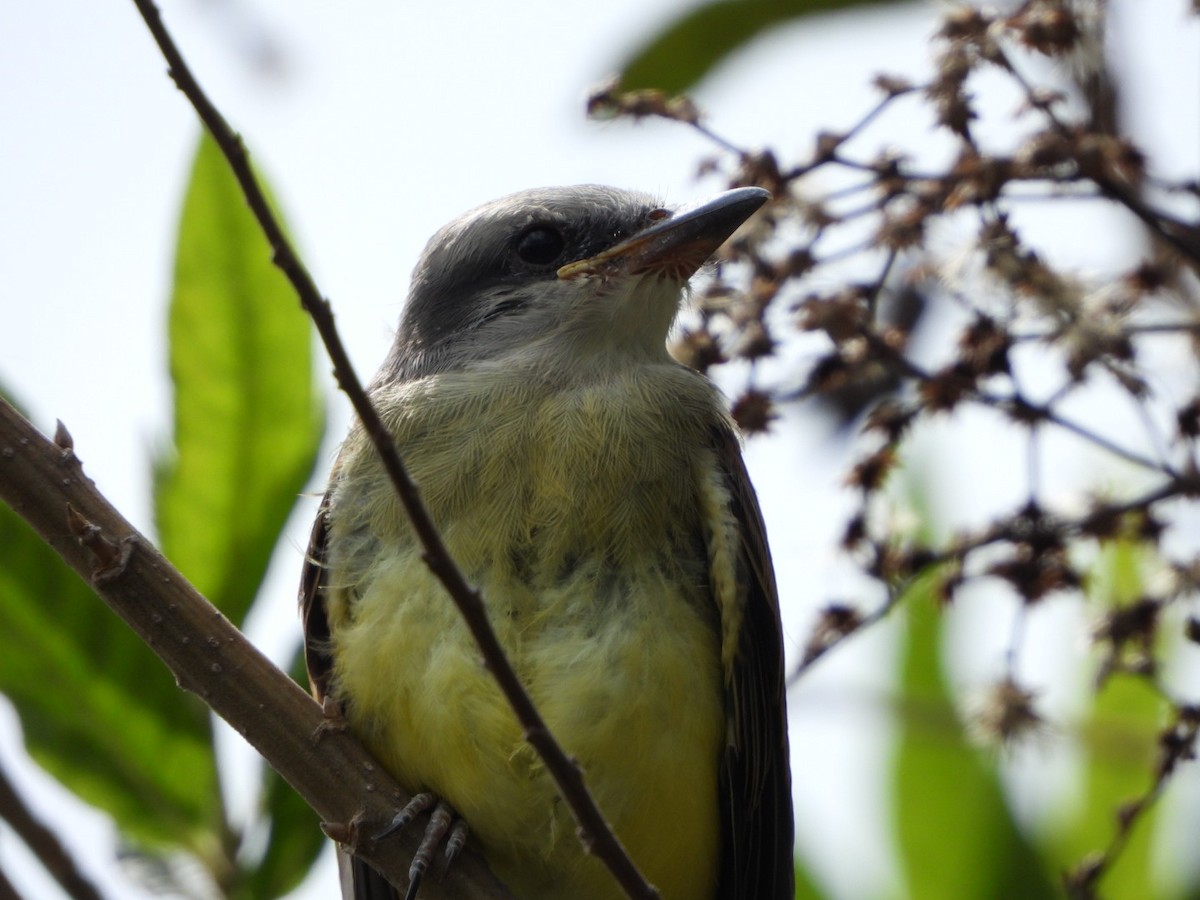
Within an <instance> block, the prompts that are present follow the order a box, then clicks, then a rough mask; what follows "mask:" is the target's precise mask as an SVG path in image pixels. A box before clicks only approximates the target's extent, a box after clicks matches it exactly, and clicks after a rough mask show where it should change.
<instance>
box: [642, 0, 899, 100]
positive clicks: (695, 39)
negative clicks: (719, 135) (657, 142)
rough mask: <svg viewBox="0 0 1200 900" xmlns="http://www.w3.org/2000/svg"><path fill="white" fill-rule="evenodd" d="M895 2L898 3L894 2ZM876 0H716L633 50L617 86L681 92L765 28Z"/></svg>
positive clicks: (876, 3) (695, 10)
mask: <svg viewBox="0 0 1200 900" xmlns="http://www.w3.org/2000/svg"><path fill="white" fill-rule="evenodd" d="M893 2H896V0H893ZM878 5H880V0H869V2H868V0H716V2H713V3H705V4H703V5H701V6H697V7H696V8H694V9H692V10H691V11H689V12H687V13H685V14H684V15H683V16H682V17H680V18H679V19H676V20H675V21H674V22H672V23H671V24H670V25H668V26H667V27H666V28H665V29H664V30H663V31H661V32H659V33H658V34H657V35H655V36H654V37H653V38H651V39H650V41H649V42H648V43H647V44H645V45H644V46H642V47H641V48H640V49H639V50H638V51H637V52H635V53H634V54H633V56H632V58H631V59H630V60H629V61H628V62H627V63H626V64H625V65H624V66H622V67H621V85H622V87H625V88H629V89H637V88H659V89H661V90H664V91H666V92H668V93H672V94H675V93H679V92H681V91H686V90H688V89H690V88H691V87H693V86H694V85H695V84H696V83H697V82H698V81H700V79H702V78H703V77H704V76H705V75H707V74H708V73H709V72H710V71H711V70H712V69H713V68H714V67H715V66H716V65H717V64H718V63H719V62H720V61H721V60H723V59H724V58H725V57H726V56H729V55H730V54H731V53H733V52H734V51H735V50H738V49H739V48H741V47H742V46H743V45H745V44H747V43H749V42H750V41H751V40H752V39H753V38H755V37H757V36H758V35H759V34H760V33H762V32H764V31H767V30H768V29H771V28H775V27H778V26H780V25H785V24H787V23H789V22H791V21H792V20H794V19H800V18H804V17H806V16H811V15H815V14H819V13H826V12H831V11H834V10H840V9H852V8H854V7H858V6H878Z"/></svg>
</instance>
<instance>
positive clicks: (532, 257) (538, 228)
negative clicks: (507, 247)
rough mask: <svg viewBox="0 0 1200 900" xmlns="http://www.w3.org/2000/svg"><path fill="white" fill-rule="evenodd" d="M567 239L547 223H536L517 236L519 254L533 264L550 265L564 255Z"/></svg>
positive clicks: (522, 258) (523, 260)
mask: <svg viewBox="0 0 1200 900" xmlns="http://www.w3.org/2000/svg"><path fill="white" fill-rule="evenodd" d="M565 246H566V240H565V239H564V238H563V236H562V234H561V233H560V232H558V231H557V230H555V229H553V228H550V227H549V226H547V225H534V226H533V227H532V228H529V229H528V230H526V231H525V233H524V234H522V235H521V236H520V237H519V238H517V256H519V257H521V261H522V262H527V263H529V264H530V265H533V266H548V265H549V264H550V263H552V262H554V261H555V260H556V259H558V258H559V256H561V255H562V252H563V247H565Z"/></svg>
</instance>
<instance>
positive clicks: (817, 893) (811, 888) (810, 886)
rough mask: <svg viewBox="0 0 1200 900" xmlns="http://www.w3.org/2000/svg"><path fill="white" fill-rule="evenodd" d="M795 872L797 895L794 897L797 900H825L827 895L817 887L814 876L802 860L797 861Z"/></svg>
mask: <svg viewBox="0 0 1200 900" xmlns="http://www.w3.org/2000/svg"><path fill="white" fill-rule="evenodd" d="M795 871H796V893H795V894H794V895H793V897H794V898H795V900H824V898H825V894H824V893H822V892H821V889H820V888H819V887H817V883H816V881H814V880H813V877H812V875H811V874H810V873H809V871H808V869H807V868H805V866H804V865H803V864H802V863H801V862H800V860H796V863H795Z"/></svg>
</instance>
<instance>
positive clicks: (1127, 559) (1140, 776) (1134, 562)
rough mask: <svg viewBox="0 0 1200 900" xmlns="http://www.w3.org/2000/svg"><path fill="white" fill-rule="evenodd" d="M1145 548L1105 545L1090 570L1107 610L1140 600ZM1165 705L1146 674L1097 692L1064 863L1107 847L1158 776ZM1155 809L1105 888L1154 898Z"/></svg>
mask: <svg viewBox="0 0 1200 900" xmlns="http://www.w3.org/2000/svg"><path fill="white" fill-rule="evenodd" d="M1141 563H1142V548H1140V547H1139V546H1138V545H1136V544H1134V543H1131V542H1129V541H1112V542H1109V543H1107V544H1105V545H1104V547H1103V548H1102V550H1101V553H1100V557H1099V559H1098V560H1097V561H1096V564H1095V566H1093V568H1092V569H1091V571H1090V572H1089V578H1088V594H1089V599H1091V600H1094V601H1096V602H1097V603H1098V605H1100V606H1101V607H1103V608H1104V609H1111V608H1114V607H1118V606H1122V605H1125V604H1128V603H1131V602H1133V601H1135V600H1137V599H1138V598H1139V597H1140V596H1141V593H1142V590H1143V586H1144V580H1143V577H1142V573H1141ZM1164 712H1165V704H1164V702H1163V700H1162V698H1161V697H1159V696H1158V694H1156V693H1155V691H1154V690H1153V688H1152V687H1151V686H1150V685H1149V684H1148V683H1146V682H1145V681H1143V680H1142V679H1140V678H1134V677H1131V676H1127V675H1126V676H1120V675H1118V676H1114V677H1112V678H1109V679H1108V680H1107V681H1106V682H1105V684H1104V686H1103V688H1102V689H1101V690H1100V691H1099V692H1098V693H1097V694H1096V696H1095V699H1094V702H1093V706H1092V709H1091V710H1090V712H1089V713H1088V715H1087V716H1086V718H1085V721H1084V723H1083V726H1082V729H1081V733H1080V744H1081V749H1082V751H1083V757H1084V760H1083V788H1084V795H1083V802H1082V803H1081V804H1080V806H1079V808H1078V809H1077V810H1076V811H1075V815H1074V817H1073V818H1072V819H1071V821H1070V822H1069V823H1067V825H1066V826H1065V828H1064V829H1063V831H1062V833H1061V835H1060V836H1059V839H1058V841H1057V842H1056V844H1055V850H1056V857H1057V862H1058V863H1059V864H1060V865H1061V866H1062V867H1064V868H1067V867H1075V866H1077V865H1079V863H1080V862H1081V861H1082V860H1083V859H1084V858H1085V857H1088V856H1090V855H1092V854H1094V853H1097V852H1100V851H1102V850H1104V849H1105V848H1106V847H1107V846H1108V844H1109V842H1110V841H1111V840H1112V838H1113V835H1114V833H1115V832H1116V828H1117V813H1118V810H1119V809H1120V808H1121V807H1122V806H1123V805H1124V804H1125V803H1127V802H1129V801H1130V800H1132V799H1134V798H1135V797H1140V796H1142V795H1143V794H1145V792H1146V790H1147V788H1148V787H1149V786H1150V784H1151V783H1152V780H1153V778H1154V763H1155V758H1156V752H1157V735H1158V729H1159V728H1160V727H1161V725H1162V723H1163V715H1164ZM1156 812H1157V810H1156V809H1151V810H1150V811H1149V812H1147V813H1146V814H1144V815H1143V816H1142V817H1141V819H1140V821H1139V822H1138V823H1137V827H1136V828H1135V829H1134V831H1133V833H1132V835H1131V837H1130V839H1129V841H1128V843H1126V844H1125V846H1124V847H1123V848H1122V850H1121V854H1120V856H1119V858H1118V860H1117V862H1116V864H1115V865H1114V866H1113V867H1112V868H1111V869H1109V870H1107V871H1106V872H1105V874H1104V877H1103V880H1102V881H1101V883H1100V886H1099V890H1100V893H1101V895H1103V896H1105V897H1108V896H1112V897H1147V898H1149V897H1155V896H1160V894H1158V893H1156V891H1155V890H1154V889H1153V885H1152V881H1151V850H1152V847H1151V845H1152V838H1153V832H1154V827H1155V820H1156V818H1157V816H1156Z"/></svg>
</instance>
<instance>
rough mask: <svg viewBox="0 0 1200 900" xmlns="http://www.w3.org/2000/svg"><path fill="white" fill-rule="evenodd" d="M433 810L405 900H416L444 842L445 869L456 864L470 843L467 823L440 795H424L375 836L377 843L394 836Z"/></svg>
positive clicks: (413, 865)
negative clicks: (436, 853) (434, 856)
mask: <svg viewBox="0 0 1200 900" xmlns="http://www.w3.org/2000/svg"><path fill="white" fill-rule="evenodd" d="M430 809H432V810H433V811H432V812H431V813H430V814H429V825H427V826H426V828H425V834H424V836H423V837H422V838H421V844H420V846H419V847H417V852H416V853H415V854H413V859H412V865H410V866H409V868H408V891H407V893H405V895H404V900H415V898H416V896H417V891H418V890H420V888H421V880H422V879H423V878H424V877H425V874H426V873H427V872H428V871H429V867H430V865H431V864H432V863H433V854H434V851H435V850H437V848H438V845H439V844H441V843H442V841H445V842H446V850H445V857H446V865H447V866H449V865H450V864H451V863H452V862H454V858H455V857H456V856H458V853H459V851H460V850H462V848H463V845H464V844H466V842H467V831H468V828H467V822H466V820H465V819H461V818H459V817H458V815H457V814H456V813H455V812H454V809H453V808H452V807H451V806H450V804H449V803H447V802H446V801H445V800H439V799H438V797H437V795H435V794H432V793H428V792H424V793H420V794H417V795H416V796H415V797H413V798H412V799H411V800H409V801H408V803H407V805H405V807H404V808H403V809H402V810H400V812H398V813H396V815H395V817H394V818H393V819H392V821H391V822H389V823H388V825H387V827H386V828H384V829H383V831H381V832H379V834H377V835H375V840H381V839H383V838H386V837H388V836H389V835H393V834H395V833H396V832H397V831H399V830H400V829H401V828H404V827H405V826H406V825H408V824H409V823H410V822H412V820H413V819H415V818H416V817H417V816H419V815H420V814H421V813H423V812H425V811H426V810H430Z"/></svg>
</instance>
